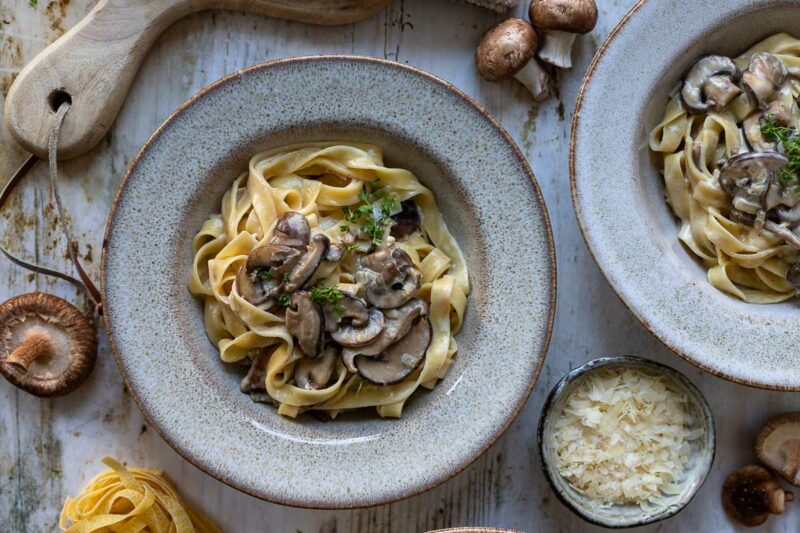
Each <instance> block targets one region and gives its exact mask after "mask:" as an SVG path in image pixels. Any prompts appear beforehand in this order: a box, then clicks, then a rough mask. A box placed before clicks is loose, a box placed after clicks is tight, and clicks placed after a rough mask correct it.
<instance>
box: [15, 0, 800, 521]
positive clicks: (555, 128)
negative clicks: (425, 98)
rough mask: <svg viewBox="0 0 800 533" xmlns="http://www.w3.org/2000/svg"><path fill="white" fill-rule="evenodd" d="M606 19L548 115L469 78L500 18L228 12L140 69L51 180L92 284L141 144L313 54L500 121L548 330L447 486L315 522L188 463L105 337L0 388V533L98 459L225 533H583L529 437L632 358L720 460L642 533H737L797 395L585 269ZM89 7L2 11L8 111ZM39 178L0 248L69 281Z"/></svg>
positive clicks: (434, 8)
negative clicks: (65, 387) (356, 64)
mask: <svg viewBox="0 0 800 533" xmlns="http://www.w3.org/2000/svg"><path fill="white" fill-rule="evenodd" d="M649 1H652V2H657V1H667V0H649ZM599 3H600V4H601V5H600V21H599V23H598V26H597V28H596V29H595V31H594V32H593V33H592V34H591V35H590V36H588V37H586V38H583V39H581V40H580V41H579V44H578V46H577V50H576V66H575V68H574V70H572V71H569V72H566V73H563V74H562V75H561V79H560V97H559V98H556V99H552V100H550V101H548V102H546V103H543V104H541V105H537V104H535V103H534V102H532V101H531V99H530V98H529V96H528V95H527V94H526V93H525V92H524V91H523V90H522V88H521V87H520V86H519V85H517V84H515V83H505V84H499V85H493V84H489V83H486V82H483V81H482V80H480V79H479V78H478V77H477V75H476V73H475V68H474V66H473V59H472V58H473V52H474V48H475V44H476V43H477V41H478V39H479V38H480V36H481V35H482V33H483V31H484V30H485V29H486V28H488V27H489V26H490V25H491V24H492V23H493V22H494V21H495V20H496V17H495V16H494V15H493V14H492V13H490V12H488V11H484V10H481V9H479V8H476V7H472V6H465V5H460V4H456V3H452V2H450V1H448V0H413V1H412V0H406V1H402V0H395V1H394V2H393V3H392V5H391V6H390V7H389V8H387V9H386V10H385V11H384V12H382V13H380V14H378V15H377V16H375V17H373V18H372V19H370V20H367V21H364V22H361V23H359V24H355V25H351V26H343V27H335V28H320V27H312V26H305V25H301V24H296V23H291V22H286V21H282V20H275V19H268V18H263V17H257V16H252V15H243V14H236V13H225V12H207V13H201V14H198V15H195V16H192V17H189V18H187V19H184V20H182V21H180V22H179V23H178V24H176V25H175V26H174V27H172V28H170V29H169V30H168V31H167V32H166V33H165V34H164V35H163V36H162V37H161V38H160V40H159V41H158V42H157V43H156V45H155V47H154V48H153V50H152V51H151V52H150V54H149V55H148V56H147V58H146V60H145V61H144V64H143V66H142V69H141V71H140V73H139V75H138V77H137V79H136V81H135V83H134V85H133V89H132V91H131V93H130V95H129V97H128V100H127V102H126V103H125V106H124V108H123V109H122V113H121V115H120V117H119V119H118V120H117V123H116V125H115V126H114V127H113V128H112V130H111V133H110V134H109V135H108V136H106V138H105V139H104V140H103V142H102V143H101V144H100V146H98V147H97V148H96V149H94V150H93V151H92V152H91V153H90V154H88V155H86V156H84V157H81V158H79V159H77V160H73V161H70V162H68V163H66V164H64V165H63V167H62V168H63V175H64V183H65V184H64V186H63V188H64V189H65V191H64V193H63V194H64V195H65V202H66V203H67V205H69V206H71V208H72V211H73V213H74V214H75V225H76V229H77V230H78V232H77V233H78V234H79V237H80V239H81V240H82V242H83V243H84V245H83V247H82V250H81V252H82V254H83V255H84V256H85V258H86V262H87V263H89V265H90V266H91V272H92V273H93V274H94V276H95V277H99V260H100V248H101V244H102V235H103V228H104V226H105V220H106V215H107V212H108V209H109V206H110V202H111V198H112V197H113V194H114V191H115V190H116V187H117V184H118V183H119V181H120V179H121V177H122V174H123V172H124V170H125V167H126V166H127V164H128V162H129V161H130V160H131V158H132V157H133V156H134V154H135V153H136V151H137V150H138V148H139V146H140V145H141V144H142V143H143V142H144V140H145V139H146V138H147V137H148V135H149V134H150V132H151V131H153V129H155V127H156V126H157V125H158V124H159V123H160V122H161V121H162V120H163V119H164V118H165V117H166V116H167V115H168V114H169V113H170V112H171V111H172V110H174V109H175V108H176V107H177V106H178V105H179V104H181V103H182V102H183V101H184V100H185V99H186V98H187V97H189V96H190V95H192V94H193V93H195V92H196V91H198V90H199V89H200V88H202V87H203V86H205V85H207V84H208V83H210V82H212V81H214V80H216V79H218V78H220V77H222V76H223V75H225V74H228V73H230V72H232V71H234V70H236V69H239V68H241V67H244V66H247V65H252V64H255V63H259V62H263V61H266V60H270V59H276V58H281V57H286V56H292V55H305V54H318V53H348V54H350V53H355V54H364V55H371V56H377V57H384V58H388V59H393V60H397V61H400V62H403V63H409V64H411V65H415V66H417V67H420V68H423V69H425V70H428V71H430V72H432V73H434V74H436V75H438V76H441V77H442V78H444V79H446V80H448V81H450V82H452V83H454V84H455V85H457V86H458V87H460V88H461V89H463V90H465V91H466V92H467V93H468V94H470V95H471V96H472V97H474V98H475V99H477V100H478V102H480V103H481V104H482V105H483V106H484V107H486V109H488V110H489V112H490V113H492V114H493V115H494V116H495V117H497V118H498V119H499V120H500V122H501V123H502V124H503V126H505V128H506V129H507V130H508V131H509V132H510V133H511V135H512V136H513V137H514V139H515V140H516V141H517V143H518V144H519V145H520V147H521V148H522V149H523V150H524V152H525V154H526V156H527V157H528V159H529V161H530V162H531V165H532V166H533V169H534V172H535V173H536V175H537V177H538V179H539V183H540V184H541V186H542V189H543V191H544V196H545V199H546V201H547V205H548V208H549V211H550V217H551V220H552V223H553V230H554V234H555V240H556V253H557V257H558V306H557V315H556V322H555V329H554V331H553V338H552V342H551V344H550V352H549V355H548V357H547V361H546V363H545V366H544V370H543V371H542V374H541V377H540V379H539V382H538V384H537V386H536V389H535V392H534V394H533V395H532V397H531V399H530V401H529V402H528V404H527V406H526V407H525V409H524V410H523V411H522V413H521V414H520V416H519V418H518V419H517V420H516V422H515V423H514V424H513V425H512V426H511V428H510V429H509V430H508V432H507V433H506V434H505V435H504V436H503V437H501V438H500V440H499V441H498V442H497V443H496V444H495V445H494V446H493V447H492V448H491V449H489V450H488V451H487V452H486V453H485V454H484V455H483V456H482V457H481V458H480V459H478V460H477V461H476V462H475V463H474V464H473V465H472V466H470V467H469V468H467V470H466V471H465V472H463V473H462V474H460V475H458V476H457V477H455V478H454V479H452V480H451V481H449V482H447V483H445V484H444V485H442V486H440V487H438V488H436V489H433V490H431V491H429V492H427V493H425V494H423V495H420V496H417V497H415V498H411V499H409V500H406V501H403V502H399V503H396V504H394V505H389V506H384V507H376V508H371V509H363V510H353V511H337V512H329V511H311V510H303V509H293V508H289V507H282V506H279V505H274V504H270V503H265V502H263V501H260V500H257V499H254V498H251V497H249V496H246V495H244V494H242V493H239V492H237V491H236V490H234V489H232V488H230V487H227V486H225V485H223V484H222V483H220V482H218V481H216V480H214V479H212V478H210V477H208V476H206V475H205V474H203V473H202V472H200V471H199V470H197V469H196V468H194V467H193V466H191V465H190V464H188V463H187V462H185V461H184V460H183V459H181V457H180V456H179V455H178V454H177V453H175V452H174V451H173V450H172V449H171V448H170V447H169V446H168V445H167V444H165V443H164V441H162V440H161V438H159V436H158V435H157V433H156V432H155V431H154V430H152V429H149V428H148V427H147V425H146V424H145V423H144V421H143V418H142V415H141V413H140V412H139V410H138V409H137V407H136V405H135V404H134V402H133V399H132V397H131V395H130V394H129V393H128V392H127V391H126V390H125V388H124V386H123V384H122V380H121V378H120V376H119V373H118V371H117V366H116V364H115V363H114V360H113V357H112V356H111V354H110V352H109V349H108V342H107V339H106V338H105V336H104V335H101V347H100V353H99V359H98V364H97V368H96V370H95V371H94V374H93V376H92V377H91V378H90V381H89V382H88V383H87V384H86V385H84V386H83V387H82V388H81V389H79V390H78V391H77V392H75V393H73V394H72V395H70V396H67V397H65V398H62V399H55V400H40V399H37V398H34V397H32V396H29V395H27V394H25V393H22V392H19V391H17V389H15V388H13V387H12V386H11V385H9V384H8V383H6V382H5V381H3V380H0V530H3V531H9V530H10V531H19V532H37V531H53V530H54V529H55V528H56V523H57V516H58V511H59V509H60V508H61V504H62V503H63V500H64V498H65V496H67V495H70V494H75V493H76V492H77V491H78V490H79V489H80V487H82V486H83V484H84V483H85V482H86V481H87V480H88V479H89V478H90V477H92V476H93V475H94V474H95V473H96V472H98V471H99V470H100V469H101V468H103V467H102V465H100V464H99V463H98V462H97V460H98V459H99V458H100V457H101V456H103V455H106V454H109V455H112V456H115V457H117V458H119V459H120V460H124V461H127V462H128V463H129V464H134V465H145V466H152V467H160V468H163V469H165V470H166V471H167V472H168V474H169V475H170V476H171V477H172V478H173V479H174V480H175V481H177V482H179V483H180V485H181V488H182V490H183V494H184V495H185V496H186V498H188V499H189V500H190V501H191V502H193V503H194V504H196V505H197V506H198V507H199V508H201V509H203V510H204V511H205V512H206V513H208V514H209V515H210V516H211V517H213V518H214V519H215V520H216V521H217V523H219V524H220V525H222V526H223V527H224V529H225V530H227V531H247V532H250V531H270V532H272V531H275V532H284V531H289V532H295V531H302V532H304V533H309V532H314V531H320V532H329V533H330V532H335V531H340V532H342V531H358V532H384V531H390V532H401V531H424V530H427V529H434V528H441V527H447V526H463V525H486V526H501V527H507V528H515V529H520V530H525V531H588V530H591V529H592V528H591V527H589V526H588V525H587V524H585V523H584V522H582V521H581V520H580V519H578V518H576V517H575V516H574V515H573V514H572V513H571V512H570V511H569V510H567V509H566V508H565V507H564V506H563V505H562V504H561V503H560V502H559V501H558V500H557V499H556V498H555V496H554V495H553V493H552V492H551V491H550V489H549V487H548V486H547V484H546V482H545V480H544V477H543V476H542V472H541V469H540V467H539V458H538V455H537V452H536V444H535V435H536V424H537V421H538V418H539V412H540V410H541V407H542V402H543V399H544V397H545V396H546V394H547V392H548V391H549V390H550V388H551V387H552V386H553V385H554V384H555V382H556V381H557V380H558V379H559V378H560V377H561V376H562V375H563V374H564V373H565V372H567V371H568V370H569V369H571V368H574V367H575V366H577V365H579V364H581V363H583V362H585V361H588V360H590V359H593V358H595V357H597V356H600V355H608V354H636V355H643V356H646V357H650V358H653V359H656V360H659V361H662V362H665V363H667V364H670V365H672V366H674V367H676V368H678V369H679V370H681V371H683V372H685V373H686V374H687V375H688V376H689V377H690V378H691V379H692V380H693V381H694V382H695V383H696V384H697V385H698V386H699V387H700V388H701V389H702V390H703V392H704V393H705V395H706V397H707V398H708V400H709V402H710V403H711V406H712V408H713V410H714V414H715V416H716V423H717V438H718V443H719V445H718V450H717V460H716V463H715V464H714V468H713V471H712V474H711V476H710V478H709V479H708V481H707V482H706V484H705V486H704V487H703V488H702V489H701V491H700V493H699V495H698V496H697V497H696V498H695V499H694V501H693V502H692V503H691V504H690V505H689V506H688V507H687V509H686V510H684V511H683V512H682V513H681V514H679V515H678V516H677V517H675V518H673V519H671V520H669V521H666V522H662V523H660V524H657V525H656V526H654V527H652V528H647V530H649V531H656V530H661V531H678V530H681V531H723V530H729V529H733V527H732V526H731V524H730V522H729V521H728V520H727V519H726V517H725V515H724V513H723V511H722V508H721V505H720V503H719V494H720V487H721V484H722V481H723V479H724V478H725V476H726V475H727V473H728V472H730V471H731V470H733V469H734V468H737V467H739V466H743V465H745V464H747V463H749V462H751V461H754V460H755V456H754V452H753V446H752V443H753V439H754V435H755V432H756V431H757V430H758V428H759V427H760V426H761V425H762V423H763V422H764V421H765V420H766V419H767V418H768V417H770V416H771V415H774V414H777V413H779V412H782V411H786V410H792V409H798V406H800V395H798V394H788V393H773V392H766V391H759V390H754V389H750V388H747V387H743V386H740V385H734V384H731V383H728V382H725V381H723V380H720V379H717V378H715V377H712V376H710V375H708V374H704V373H703V372H701V371H699V370H697V369H695V368H694V367H692V366H691V365H689V364H688V363H685V362H684V361H682V360H681V359H679V358H678V357H676V356H674V355H673V354H671V353H670V352H668V351H667V350H666V349H665V348H664V347H663V346H661V344H660V343H659V342H658V341H657V340H655V339H654V338H653V337H652V336H651V335H650V334H649V333H647V332H646V331H645V330H644V329H643V328H642V326H641V325H640V324H639V322H638V321H637V320H636V319H635V318H634V317H633V315H631V314H630V313H629V312H628V310H627V309H626V308H625V306H624V305H623V304H622V303H621V301H620V300H619V299H618V298H617V296H616V295H615V294H614V292H613V291H612V290H611V288H610V287H609V286H608V284H607V283H606V281H605V279H604V277H603V276H602V274H601V273H600V272H599V271H598V269H597V267H596V266H595V264H594V263H593V262H592V259H591V257H590V256H589V253H588V251H587V248H586V245H585V244H584V241H583V238H582V237H581V235H580V232H579V230H578V226H577V223H576V221H575V215H574V213H573V209H572V203H571V200H570V192H569V176H568V165H567V158H568V151H569V148H568V144H569V128H570V114H571V112H572V109H573V106H574V102H575V97H576V94H577V92H578V88H579V85H580V81H581V78H582V76H583V72H584V71H585V70H586V68H587V66H588V64H589V62H590V60H591V57H592V55H593V54H594V52H595V50H596V49H597V48H598V46H599V45H600V43H601V42H602V40H603V39H604V38H605V36H606V35H607V34H608V33H609V31H610V30H611V29H612V28H613V27H614V25H616V23H617V21H618V20H619V19H620V18H621V17H622V16H623V14H624V13H625V12H626V10H627V9H628V8H629V7H630V6H631V5H632V4H633V3H634V0H609V1H605V0H600V2H599ZM92 5H93V1H92V0H72V1H69V0H53V1H51V0H39V2H38V6H36V7H35V8H34V7H31V6H29V3H28V0H0V89H2V94H3V97H5V94H6V93H7V91H8V87H9V86H10V83H11V81H12V80H13V78H14V76H15V74H16V73H17V72H18V71H19V69H20V68H21V67H22V66H23V65H24V64H25V63H26V62H28V61H29V60H31V59H32V58H33V57H34V55H35V54H36V53H37V52H39V51H40V50H41V49H42V48H44V47H45V46H46V45H47V44H48V43H50V42H52V41H53V40H55V39H56V38H57V37H58V36H59V35H61V34H62V33H63V32H64V31H65V30H66V29H68V28H70V27H71V26H72V25H73V24H75V23H76V22H77V21H78V20H80V18H82V17H83V15H84V14H85V13H86V12H88V11H89V9H90V8H91V6H92ZM518 13H520V14H521V13H523V9H522V7H520V8H519V9H518ZM0 136H2V138H1V139H0V176H2V177H0V182H4V181H5V180H6V179H7V177H8V176H9V175H10V173H11V172H12V170H13V169H14V168H15V167H16V166H17V165H18V164H19V163H20V161H21V160H22V158H23V153H22V152H21V151H20V149H19V148H18V147H17V146H16V145H15V144H14V143H13V141H12V140H11V138H10V135H9V133H8V132H7V131H6V130H5V127H4V126H3V127H2V128H0ZM44 170H45V169H44V165H41V164H39V165H37V166H36V167H35V169H34V174H35V179H33V180H31V181H29V182H28V183H27V185H26V187H25V191H24V192H23V193H21V194H18V195H16V197H15V198H14V200H13V202H12V203H11V204H10V209H9V212H8V213H7V214H6V216H5V218H4V219H3V220H2V227H3V230H2V237H3V238H4V240H5V242H8V243H10V244H11V247H12V249H14V250H17V251H20V252H21V253H23V254H24V255H25V256H26V257H28V258H31V259H36V260H39V261H41V262H43V263H45V264H49V265H53V266H57V267H59V268H62V269H66V268H68V265H67V261H66V260H65V258H64V250H65V248H64V243H63V241H62V239H61V237H60V234H59V233H58V231H57V228H56V226H55V218H54V212H53V206H52V204H51V200H50V198H49V194H48V192H47V187H46V180H45V175H44ZM33 290H46V291H51V292H54V293H56V294H60V295H62V296H65V297H68V298H70V299H73V300H75V298H76V295H75V293H74V291H72V290H71V289H70V288H69V287H68V286H66V285H65V284H63V283H61V282H58V283H53V282H51V281H49V280H47V279H43V278H41V277H38V276H33V275H29V274H27V273H25V272H23V271H21V270H19V269H17V268H15V267H13V268H12V267H11V266H10V265H9V264H8V263H6V262H2V263H0V298H2V299H5V298H7V297H10V296H12V295H15V294H19V293H23V292H27V291H33ZM77 298H78V301H79V302H80V301H82V296H78V297H77ZM84 303H85V302H84ZM798 496H800V494H798ZM799 505H800V504H798V503H797V502H795V503H794V504H789V509H790V510H789V511H788V512H787V514H786V515H785V516H782V517H778V518H772V519H771V520H770V521H769V522H768V527H769V530H771V531H798V530H800V510H798V506H799Z"/></svg>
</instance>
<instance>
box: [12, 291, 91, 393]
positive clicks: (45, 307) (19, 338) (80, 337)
mask: <svg viewBox="0 0 800 533" xmlns="http://www.w3.org/2000/svg"><path fill="white" fill-rule="evenodd" d="M96 358H97V334H96V333H95V329H94V327H92V325H91V323H90V322H89V320H87V319H86V317H85V316H84V315H83V313H81V312H80V311H79V310H78V309H76V308H75V307H74V306H73V305H72V304H70V303H69V302H67V301H65V300H62V299H61V298H58V297H56V296H52V295H50V294H44V293H40V292H34V293H28V294H22V295H19V296H15V297H13V298H11V299H10V300H7V301H6V302H5V303H3V304H2V305H0V374H2V375H3V377H5V378H6V379H7V380H8V381H9V382H10V383H11V384H12V385H14V386H15V387H18V388H20V389H22V390H24V391H25V392H29V393H30V394H33V395H35V396H41V397H50V396H61V395H63V394H67V393H69V392H72V391H73V390H74V389H76V388H77V387H78V386H80V385H81V384H82V383H83V382H84V381H86V378H88V377H89V374H91V373H92V369H93V368H94V363H95V360H96Z"/></svg>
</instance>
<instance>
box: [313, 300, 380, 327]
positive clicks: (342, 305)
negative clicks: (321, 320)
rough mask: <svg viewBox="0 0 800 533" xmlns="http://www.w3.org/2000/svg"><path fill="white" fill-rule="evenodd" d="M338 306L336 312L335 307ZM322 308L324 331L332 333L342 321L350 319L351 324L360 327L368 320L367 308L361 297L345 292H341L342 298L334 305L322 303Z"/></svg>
mask: <svg viewBox="0 0 800 533" xmlns="http://www.w3.org/2000/svg"><path fill="white" fill-rule="evenodd" d="M337 307H338V308H339V312H338V314H337V313H336V308H337ZM322 310H323V312H324V313H325V331H327V332H328V333H332V332H334V331H336V330H337V329H339V323H340V322H342V321H347V320H349V321H351V322H352V324H353V326H355V327H358V328H362V327H364V326H366V325H367V322H369V309H367V304H365V303H364V302H363V301H362V300H361V299H359V298H356V297H355V296H352V295H350V294H347V293H346V292H342V299H341V300H339V301H338V302H336V305H335V306H334V305H324V306H322Z"/></svg>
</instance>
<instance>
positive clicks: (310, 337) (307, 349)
mask: <svg viewBox="0 0 800 533" xmlns="http://www.w3.org/2000/svg"><path fill="white" fill-rule="evenodd" d="M324 320H325V318H324V315H323V314H322V307H321V306H320V305H319V304H318V303H316V302H314V301H313V300H312V299H311V297H310V296H309V295H308V293H307V292H305V291H299V292H296V293H294V294H293V295H292V305H291V306H289V307H287V308H286V329H287V330H288V331H289V333H291V334H292V335H293V336H294V338H295V339H297V347H298V348H299V349H300V351H301V352H302V353H303V355H305V356H306V357H311V358H316V357H319V355H320V353H321V352H322V348H323V341H324V339H325V324H324Z"/></svg>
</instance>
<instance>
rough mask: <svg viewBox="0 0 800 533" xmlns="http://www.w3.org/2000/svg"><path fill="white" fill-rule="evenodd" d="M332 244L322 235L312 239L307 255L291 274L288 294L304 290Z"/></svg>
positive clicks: (285, 288)
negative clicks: (304, 286)
mask: <svg viewBox="0 0 800 533" xmlns="http://www.w3.org/2000/svg"><path fill="white" fill-rule="evenodd" d="M330 242H331V241H330V239H328V237H326V236H325V235H323V234H322V233H318V234H316V235H314V236H313V237H311V242H310V243H309V245H308V249H307V251H306V253H305V254H304V255H303V256H302V257H301V258H300V260H299V261H298V262H297V265H296V266H295V267H294V269H292V272H291V274H289V279H288V282H287V283H286V286H285V287H284V290H285V291H286V292H292V291H294V290H297V289H301V288H303V285H305V284H306V282H307V281H308V280H309V279H311V276H313V275H314V271H316V270H317V267H319V264H320V263H321V262H322V258H323V257H325V252H327V251H328V246H329V245H330Z"/></svg>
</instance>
